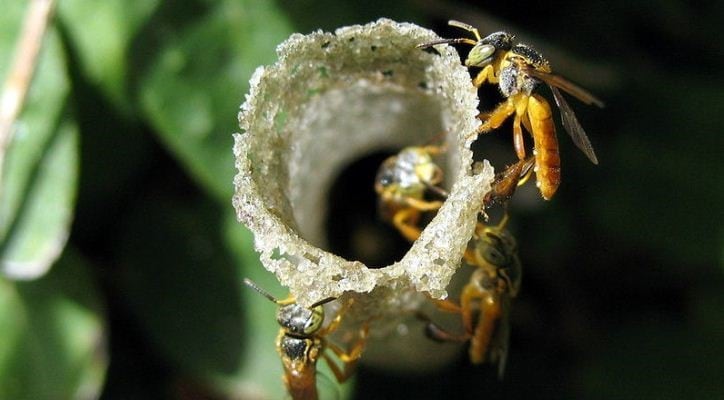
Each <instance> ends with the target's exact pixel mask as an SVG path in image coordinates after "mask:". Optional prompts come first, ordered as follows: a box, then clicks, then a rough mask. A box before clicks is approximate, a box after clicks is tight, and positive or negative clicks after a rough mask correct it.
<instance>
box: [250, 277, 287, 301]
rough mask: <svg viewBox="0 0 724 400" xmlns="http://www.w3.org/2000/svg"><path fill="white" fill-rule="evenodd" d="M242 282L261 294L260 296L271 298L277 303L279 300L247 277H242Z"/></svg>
mask: <svg viewBox="0 0 724 400" xmlns="http://www.w3.org/2000/svg"><path fill="white" fill-rule="evenodd" d="M244 284H245V285H246V286H249V287H250V288H252V289H254V290H256V291H257V292H259V294H261V295H262V296H264V297H266V298H267V299H269V300H271V301H272V302H274V303H277V304H279V300H277V299H276V297H274V296H272V295H271V294H269V292H267V291H266V290H264V289H262V288H260V287H259V286H257V284H256V283H254V281H252V280H251V279H249V278H244Z"/></svg>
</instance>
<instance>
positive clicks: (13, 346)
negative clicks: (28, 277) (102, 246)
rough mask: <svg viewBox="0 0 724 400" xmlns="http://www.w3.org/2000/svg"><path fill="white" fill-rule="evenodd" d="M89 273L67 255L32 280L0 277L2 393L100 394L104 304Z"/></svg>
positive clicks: (18, 399)
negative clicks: (45, 273) (42, 275)
mask: <svg viewBox="0 0 724 400" xmlns="http://www.w3.org/2000/svg"><path fill="white" fill-rule="evenodd" d="M89 276H90V275H89V271H88V269H87V267H86V266H85V265H83V263H82V262H81V261H80V260H79V259H77V258H75V257H73V256H70V255H66V256H64V257H63V258H61V259H60V260H59V261H58V263H57V265H56V267H55V268H54V269H53V271H51V272H50V273H49V274H48V275H46V276H45V277H43V278H41V279H38V280H35V281H33V282H11V281H8V280H5V279H2V278H0V398H2V399H15V400H22V399H32V400H42V399H70V398H94V397H96V396H97V395H98V393H99V391H100V388H101V384H102V382H103V377H104V375H105V371H106V367H107V364H108V363H107V357H106V349H105V346H104V343H105V338H104V322H103V319H102V317H101V315H102V314H101V309H102V307H101V304H100V301H99V297H98V293H97V291H96V288H95V286H94V282H93V281H92V280H91V279H89Z"/></svg>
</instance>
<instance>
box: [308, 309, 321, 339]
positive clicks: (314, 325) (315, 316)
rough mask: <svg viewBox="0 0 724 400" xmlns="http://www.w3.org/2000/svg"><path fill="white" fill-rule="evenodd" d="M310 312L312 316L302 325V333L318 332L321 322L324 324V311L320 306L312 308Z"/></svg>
mask: <svg viewBox="0 0 724 400" xmlns="http://www.w3.org/2000/svg"><path fill="white" fill-rule="evenodd" d="M311 311H312V314H311V315H310V316H309V319H307V321H306V324H305V325H304V333H306V334H312V333H314V332H316V331H318V330H319V328H321V327H322V322H324V309H323V308H322V306H317V307H314V308H313V309H312V310H311Z"/></svg>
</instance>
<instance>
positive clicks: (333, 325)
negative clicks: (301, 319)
mask: <svg viewBox="0 0 724 400" xmlns="http://www.w3.org/2000/svg"><path fill="white" fill-rule="evenodd" d="M352 303H354V299H350V300H349V301H348V302H346V303H344V304H342V307H340V309H339V311H337V315H335V316H334V318H333V319H332V321H330V322H329V325H327V326H326V327H324V328H322V329H321V330H320V331H319V333H318V334H317V335H318V336H320V337H324V336H327V335H330V334H332V333H334V331H336V330H337V328H339V324H340V323H341V322H342V316H343V315H344V313H346V312H347V309H349V307H350V306H351V305H352Z"/></svg>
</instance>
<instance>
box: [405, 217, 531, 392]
mask: <svg viewBox="0 0 724 400" xmlns="http://www.w3.org/2000/svg"><path fill="white" fill-rule="evenodd" d="M507 220H508V217H507V215H505V216H504V217H503V220H502V221H501V222H500V223H499V224H498V225H497V226H488V225H485V224H483V223H482V222H478V224H477V225H476V227H475V234H474V235H473V239H472V240H471V241H470V244H469V245H468V250H467V251H466V253H465V258H464V259H465V261H466V262H467V263H468V264H470V265H472V266H473V267H475V270H474V272H473V273H472V275H471V276H470V280H469V282H468V283H467V284H466V285H465V287H464V288H463V291H462V294H461V296H460V303H459V304H456V303H455V302H453V301H451V300H447V299H446V300H433V301H434V303H435V304H436V305H437V307H438V308H440V309H441V310H442V311H447V312H452V313H457V314H460V315H461V319H462V324H463V328H464V330H465V333H464V334H462V335H460V334H455V333H451V332H448V331H446V330H444V329H443V328H442V327H440V326H439V325H437V324H435V323H434V322H432V321H431V320H430V319H429V318H428V317H427V316H425V315H422V314H420V315H419V317H420V318H421V319H423V320H425V321H426V322H427V325H426V334H427V335H428V336H429V337H430V338H431V339H434V340H437V341H468V340H469V341H470V348H469V356H470V361H471V362H472V363H473V364H481V363H483V362H486V361H489V362H491V363H497V365H498V376H499V377H501V378H502V376H503V372H504V371H505V363H506V360H507V355H508V340H509V335H510V321H509V315H510V305H511V301H512V299H513V298H515V297H516V296H517V294H518V291H519V290H520V282H521V275H522V269H521V264H520V259H519V258H518V246H517V244H516V241H515V238H514V237H513V236H512V235H511V234H510V232H508V231H507V230H506V229H505V225H506V223H507Z"/></svg>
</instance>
